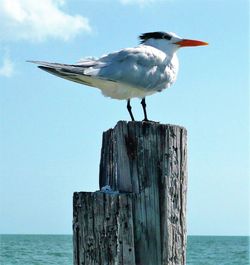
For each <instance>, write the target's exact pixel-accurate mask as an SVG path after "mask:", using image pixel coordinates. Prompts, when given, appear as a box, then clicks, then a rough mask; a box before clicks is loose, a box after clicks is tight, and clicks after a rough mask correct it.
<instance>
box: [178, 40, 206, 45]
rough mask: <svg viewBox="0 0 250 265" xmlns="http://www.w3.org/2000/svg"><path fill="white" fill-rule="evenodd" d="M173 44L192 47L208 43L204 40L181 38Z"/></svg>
mask: <svg viewBox="0 0 250 265" xmlns="http://www.w3.org/2000/svg"><path fill="white" fill-rule="evenodd" d="M175 44H178V45H179V46H180V47H194V46H205V45H208V43H207V42H204V41H199V40H188V39H183V40H181V41H177V42H176V43H175Z"/></svg>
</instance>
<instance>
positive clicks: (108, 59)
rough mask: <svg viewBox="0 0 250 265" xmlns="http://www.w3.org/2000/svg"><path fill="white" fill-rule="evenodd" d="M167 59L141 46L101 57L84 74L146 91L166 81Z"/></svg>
mask: <svg viewBox="0 0 250 265" xmlns="http://www.w3.org/2000/svg"><path fill="white" fill-rule="evenodd" d="M165 58H166V55H165V54H164V53H163V52H161V51H160V50H158V49H155V48H153V47H149V46H144V45H141V46H138V47H136V48H128V49H124V50H121V51H119V52H116V53H111V54H109V55H107V56H104V57H101V58H100V59H99V60H98V61H97V62H98V64H97V65H93V66H92V67H90V68H88V69H86V70H85V71H84V73H85V74H89V75H91V76H96V77H98V78H103V79H108V80H113V81H116V82H120V83H124V84H128V85H130V86H134V87H138V88H142V89H145V90H147V89H157V86H158V85H159V84H160V83H162V82H165V81H166V75H165V72H164V71H165V68H166V65H165V64H164V63H163V62H164V60H165Z"/></svg>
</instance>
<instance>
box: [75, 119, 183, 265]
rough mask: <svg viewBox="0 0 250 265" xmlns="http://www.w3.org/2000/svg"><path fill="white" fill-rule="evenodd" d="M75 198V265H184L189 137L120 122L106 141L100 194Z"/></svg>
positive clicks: (160, 127) (170, 127)
mask: <svg viewBox="0 0 250 265" xmlns="http://www.w3.org/2000/svg"><path fill="white" fill-rule="evenodd" d="M105 185H110V186H111V188H112V190H115V191H119V193H102V192H94V193H90V192H76V193H74V202H73V206H74V221H73V230H74V265H184V264H185V257H186V191H187V132H186V129H185V128H183V127H180V126H175V125H162V124H159V123H143V122H128V123H127V122H124V121H120V122H118V123H117V125H116V126H115V128H114V129H110V130H108V131H107V132H104V134H103V143H102V151H101V163H100V187H103V186H105Z"/></svg>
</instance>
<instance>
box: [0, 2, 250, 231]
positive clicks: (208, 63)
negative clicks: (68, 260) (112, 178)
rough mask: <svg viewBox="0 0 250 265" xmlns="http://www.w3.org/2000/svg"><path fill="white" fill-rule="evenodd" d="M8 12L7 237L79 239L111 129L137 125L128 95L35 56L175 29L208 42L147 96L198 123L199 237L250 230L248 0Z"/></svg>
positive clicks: (68, 57) (2, 222)
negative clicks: (78, 221) (85, 201)
mask: <svg viewBox="0 0 250 265" xmlns="http://www.w3.org/2000/svg"><path fill="white" fill-rule="evenodd" d="M0 17H1V24H0V32H1V34H0V117H1V118H0V215H1V218H0V233H5V234H9V233H12V234H16V233H21V234H71V233H72V196H73V192H75V191H95V190H97V189H98V175H99V161H100V150H101V138H102V132H103V131H106V130H108V129H109V128H112V127H114V126H115V124H116V123H117V122H118V121H119V120H129V115H128V113H127V110H126V102H125V101H119V100H111V99H109V98H105V97H103V96H102V95H101V93H100V92H99V90H98V89H95V88H90V87H86V86H83V85H79V84H76V83H73V82H70V81H67V80H64V79H60V78H57V77H55V76H53V75H49V74H48V73H46V72H43V71H41V70H40V69H38V68H37V67H36V66H35V65H33V64H30V63H27V62H26V60H45V61H51V62H61V63H74V62H76V61H78V60H79V59H80V58H84V57H88V56H95V57H98V56H101V55H103V54H106V53H109V52H112V51H116V50H119V49H122V48H126V47H134V46H136V45H138V35H140V34H141V33H144V32H150V31H170V32H175V33H177V34H178V35H179V36H182V37H184V38H191V39H198V40H203V41H206V42H209V46H206V47H196V48H185V49H181V50H179V51H178V58H179V61H180V70H179V74H178V78H177V81H176V83H175V84H174V85H173V86H172V87H171V88H169V89H167V90H164V91H163V92H162V93H157V94H155V95H152V96H150V97H147V111H148V116H149V119H151V120H156V121H160V122H161V123H164V124H176V125H181V126H184V127H185V128H187V130H188V205H187V224H188V234H189V235H249V234H250V225H249V213H250V205H249V201H250V200H249V199H250V198H249V193H250V187H249V162H250V160H249V150H250V149H249V147H250V145H249V90H248V88H249V78H248V74H249V37H248V36H249V3H248V1H247V0H234V1H233V0H217V1H215V0H203V1H200V0H199V1H198V0H188V1H187V0H165V1H163V0H162V1H161V0H137V1H136V0H116V1H115V0H114V1H111V0H110V1H109V0H107V1H104V0H99V1H97V0H85V1H80V0H71V1H69V0H43V1H34V0H12V1H7V0H0ZM139 103H140V101H139V100H138V99H134V100H132V101H131V104H132V107H133V113H134V115H135V118H136V119H137V120H141V119H142V118H143V113H142V110H141V106H140V104H139Z"/></svg>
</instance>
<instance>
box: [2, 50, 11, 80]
mask: <svg viewBox="0 0 250 265" xmlns="http://www.w3.org/2000/svg"><path fill="white" fill-rule="evenodd" d="M13 73H14V64H13V62H12V61H11V60H10V58H9V56H8V55H5V56H4V58H3V63H2V65H0V76H4V77H11V76H12V75H13Z"/></svg>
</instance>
